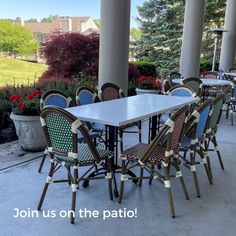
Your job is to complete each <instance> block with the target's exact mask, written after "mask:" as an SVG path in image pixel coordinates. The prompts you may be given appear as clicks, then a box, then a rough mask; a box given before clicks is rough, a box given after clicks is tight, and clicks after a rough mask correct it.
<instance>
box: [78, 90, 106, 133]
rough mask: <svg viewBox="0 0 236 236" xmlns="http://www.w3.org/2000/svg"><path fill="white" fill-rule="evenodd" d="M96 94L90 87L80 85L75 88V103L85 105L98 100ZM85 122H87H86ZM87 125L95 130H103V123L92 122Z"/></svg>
mask: <svg viewBox="0 0 236 236" xmlns="http://www.w3.org/2000/svg"><path fill="white" fill-rule="evenodd" d="M100 101H101V100H100V99H99V97H98V95H97V93H96V92H94V91H93V90H92V89H90V88H87V87H85V86H81V87H79V88H78V89H77V90H76V104H77V106H81V105H87V104H92V103H97V102H100ZM86 123H87V122H86ZM88 126H89V127H90V128H91V129H92V130H93V131H96V132H104V131H105V125H102V124H98V123H93V124H91V123H90V124H88Z"/></svg>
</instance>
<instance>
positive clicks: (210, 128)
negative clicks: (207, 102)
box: [205, 94, 226, 177]
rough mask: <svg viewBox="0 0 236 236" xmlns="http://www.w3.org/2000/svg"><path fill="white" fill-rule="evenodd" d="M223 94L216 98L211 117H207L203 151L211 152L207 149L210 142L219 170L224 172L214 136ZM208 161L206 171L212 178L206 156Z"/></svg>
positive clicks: (219, 116)
mask: <svg viewBox="0 0 236 236" xmlns="http://www.w3.org/2000/svg"><path fill="white" fill-rule="evenodd" d="M225 97H226V95H225V94H221V95H219V96H217V97H216V98H215V99H214V100H213V102H212V112H211V116H210V117H209V120H208V123H207V129H206V134H205V149H206V150H207V151H208V152H209V151H211V150H210V149H209V144H210V142H211V143H212V144H213V145H214V149H215V151H216V153H217V156H218V160H219V162H220V166H221V169H222V170H224V164H223V160H222V158H221V153H220V149H219V146H218V143H217V140H216V134H217V130H218V125H219V122H220V118H221V114H222V107H223V105H224V101H225ZM207 161H208V169H209V172H210V174H211V177H212V171H211V164H210V158H209V156H207Z"/></svg>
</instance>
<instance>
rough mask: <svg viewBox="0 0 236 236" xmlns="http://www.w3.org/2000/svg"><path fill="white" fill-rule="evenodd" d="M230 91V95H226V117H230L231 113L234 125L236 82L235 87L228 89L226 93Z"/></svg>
mask: <svg viewBox="0 0 236 236" xmlns="http://www.w3.org/2000/svg"><path fill="white" fill-rule="evenodd" d="M227 91H229V95H228V96H227V97H226V100H225V104H226V118H227V119H228V117H229V114H230V118H231V125H234V114H233V112H235V111H236V108H235V107H236V82H234V84H233V88H229V89H226V91H225V94H227Z"/></svg>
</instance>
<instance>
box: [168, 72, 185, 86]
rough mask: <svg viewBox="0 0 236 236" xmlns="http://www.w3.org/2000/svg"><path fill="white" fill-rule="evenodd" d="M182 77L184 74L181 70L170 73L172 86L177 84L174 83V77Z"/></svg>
mask: <svg viewBox="0 0 236 236" xmlns="http://www.w3.org/2000/svg"><path fill="white" fill-rule="evenodd" d="M181 78H182V75H181V74H180V73H179V72H172V73H170V83H171V86H174V85H176V84H175V83H173V80H174V79H181Z"/></svg>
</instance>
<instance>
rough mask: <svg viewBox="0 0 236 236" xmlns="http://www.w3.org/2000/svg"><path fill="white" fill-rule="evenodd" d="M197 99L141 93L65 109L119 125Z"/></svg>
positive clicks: (85, 116) (84, 116) (88, 119)
mask: <svg viewBox="0 0 236 236" xmlns="http://www.w3.org/2000/svg"><path fill="white" fill-rule="evenodd" d="M198 101H199V98H192V97H175V96H165V95H156V94H141V95H136V96H131V97H126V98H121V99H116V100H111V101H106V102H99V103H94V104H88V105H83V106H77V107H70V108H66V109H65V110H67V111H69V112H70V113H72V114H73V115H74V116H76V117H78V118H79V119H81V120H83V121H89V122H96V123H100V124H105V125H109V126H115V127H121V126H123V125H127V124H130V123H133V122H135V121H139V120H143V119H146V118H149V117H152V116H155V115H158V114H161V113H164V112H167V111H171V110H174V109H177V108H180V107H182V106H184V105H186V104H192V103H196V102H198Z"/></svg>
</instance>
